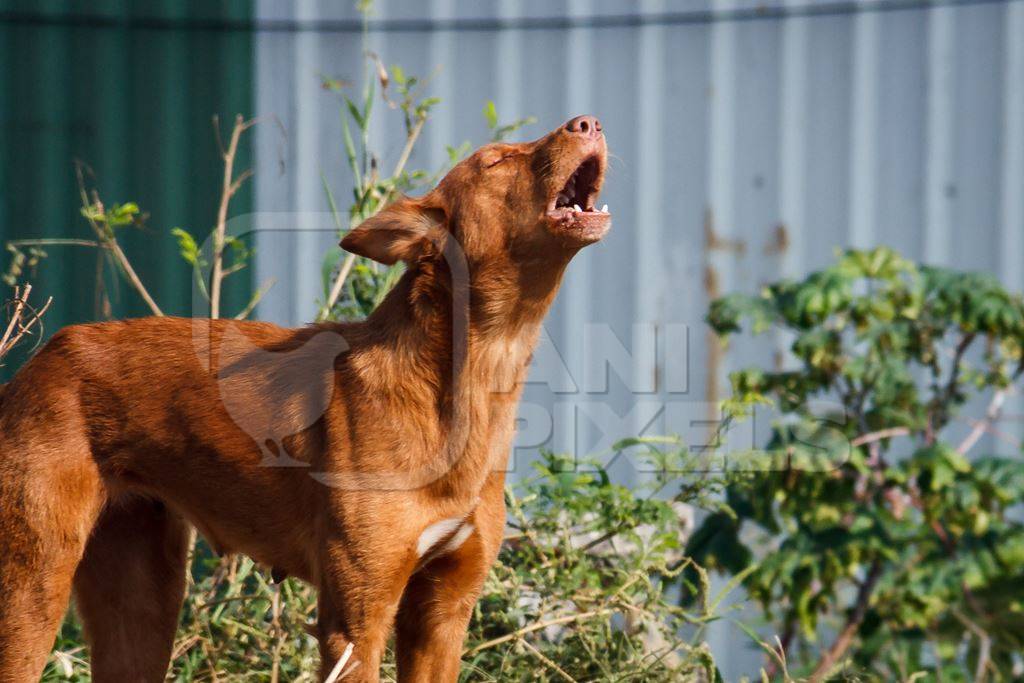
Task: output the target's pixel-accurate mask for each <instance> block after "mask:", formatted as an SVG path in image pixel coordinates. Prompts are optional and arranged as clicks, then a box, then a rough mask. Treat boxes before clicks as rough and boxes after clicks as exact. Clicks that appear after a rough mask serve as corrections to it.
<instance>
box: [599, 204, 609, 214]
mask: <svg viewBox="0 0 1024 683" xmlns="http://www.w3.org/2000/svg"><path fill="white" fill-rule="evenodd" d="M601 213H608V205H607V204H605V205H604V206H602V207H601Z"/></svg>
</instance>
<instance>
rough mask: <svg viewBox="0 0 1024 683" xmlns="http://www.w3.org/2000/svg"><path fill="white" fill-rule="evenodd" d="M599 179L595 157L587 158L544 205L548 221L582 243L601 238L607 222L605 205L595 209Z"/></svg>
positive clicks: (599, 171) (599, 172) (599, 174)
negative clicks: (573, 234)
mask: <svg viewBox="0 0 1024 683" xmlns="http://www.w3.org/2000/svg"><path fill="white" fill-rule="evenodd" d="M600 177H601V162H600V160H599V159H598V157H597V156H591V157H587V158H586V159H585V160H584V161H583V162H582V163H581V164H580V165H579V166H577V167H576V170H575V171H573V172H572V174H571V175H570V176H569V178H568V179H567V180H566V181H565V184H564V185H563V186H562V189H561V190H559V191H558V193H557V194H556V195H555V197H554V198H553V199H552V200H551V202H550V203H549V205H548V218H549V219H551V221H552V222H553V223H554V224H555V226H556V227H558V228H559V229H561V230H564V231H567V232H570V231H571V232H572V233H576V235H577V236H578V237H580V238H582V239H584V240H586V241H591V240H597V239H600V238H601V237H603V236H604V233H605V232H606V231H607V228H608V225H609V223H610V220H611V214H609V212H608V205H607V204H605V205H603V206H602V207H601V208H600V209H596V208H595V203H596V202H597V198H598V192H599V179H600Z"/></svg>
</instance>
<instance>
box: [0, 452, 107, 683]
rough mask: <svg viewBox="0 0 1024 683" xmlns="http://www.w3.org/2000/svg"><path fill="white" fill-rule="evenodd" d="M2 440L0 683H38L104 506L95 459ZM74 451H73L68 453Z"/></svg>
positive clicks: (0, 495)
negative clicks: (42, 452) (48, 454)
mask: <svg viewBox="0 0 1024 683" xmlns="http://www.w3.org/2000/svg"><path fill="white" fill-rule="evenodd" d="M26 446H27V444H26V443H25V442H24V441H22V442H21V443H17V444H14V443H13V439H4V438H3V434H0V681H3V682H4V683H29V682H32V681H38V680H39V676H40V674H41V673H42V670H43V665H44V663H45V662H46V657H47V654H48V653H49V652H50V649H51V648H52V647H53V639H54V636H55V635H56V633H57V628H58V626H59V625H60V622H61V619H62V618H63V617H64V614H65V612H66V611H67V605H68V597H69V594H70V592H71V584H72V577H73V576H74V574H75V567H76V566H77V564H78V561H79V558H81V556H82V552H83V549H84V548H85V545H86V541H87V539H88V538H89V531H90V529H91V528H92V526H93V522H94V521H95V519H96V516H97V514H98V512H99V509H100V507H101V505H102V500H103V493H102V484H101V482H100V477H99V473H98V472H97V471H96V468H95V466H94V465H93V464H92V461H91V460H88V459H87V458H76V457H73V456H71V455H66V456H63V457H59V458H51V459H46V458H44V457H40V456H39V451H38V450H35V451H34V450H33V449H31V448H28V447H26ZM72 452H74V449H71V448H69V449H68V450H67V451H66V453H68V454H70V453H72Z"/></svg>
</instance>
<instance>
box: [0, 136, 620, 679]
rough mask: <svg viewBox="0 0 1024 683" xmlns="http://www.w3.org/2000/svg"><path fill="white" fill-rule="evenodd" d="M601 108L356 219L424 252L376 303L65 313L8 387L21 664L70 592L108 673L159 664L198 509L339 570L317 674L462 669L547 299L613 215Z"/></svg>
mask: <svg viewBox="0 0 1024 683" xmlns="http://www.w3.org/2000/svg"><path fill="white" fill-rule="evenodd" d="M605 163H606V149H605V140H604V134H603V133H602V131H601V126H600V124H599V123H598V121H597V119H595V118H593V117H591V116H580V117H577V118H574V119H572V120H571V121H569V122H568V123H567V124H565V125H564V126H562V127H560V128H558V129H557V130H555V131H552V132H551V133H549V134H548V135H546V136H544V137H542V138H541V139H539V140H536V141H534V142H531V143H524V144H500V143H499V144H491V145H487V146H485V147H483V148H481V149H480V150H478V151H477V152H476V153H474V154H473V155H472V156H471V157H469V158H468V159H466V160H465V161H463V162H462V163H460V164H458V165H457V166H456V167H455V168H453V169H452V171H451V172H450V173H449V174H448V175H447V176H446V177H445V178H444V179H443V180H442V181H441V182H440V184H439V185H438V186H437V187H436V188H435V189H434V190H432V191H431V192H429V193H428V194H426V195H425V196H423V197H421V198H415V199H414V198H403V199H400V200H398V201H396V202H395V203H393V204H391V205H390V206H388V207H387V208H385V209H384V210H383V211H381V212H380V213H379V214H377V215H376V216H375V217H373V218H371V219H369V220H367V221H366V222H364V223H363V224H362V225H360V226H359V227H358V228H356V229H354V230H353V231H352V232H350V233H349V234H348V235H346V236H345V239H344V240H343V241H342V246H343V247H345V248H346V249H348V250H349V251H351V252H354V253H356V254H360V255H362V256H366V257H368V258H371V259H375V260H376V261H379V262H381V263H385V264H394V263H397V262H399V261H402V262H404V263H405V264H406V266H407V270H406V272H405V273H404V274H403V275H402V277H401V279H400V281H399V282H398V284H397V285H396V286H395V288H394V289H393V290H392V291H391V292H390V293H389V294H388V295H387V297H386V298H385V299H384V301H383V302H382V303H381V304H380V306H379V307H378V308H377V309H376V310H375V311H374V312H373V313H372V314H371V315H370V317H369V318H368V319H367V320H366V321H365V322H356V323H344V324H333V323H331V324H320V325H313V326H309V327H305V328H301V329H297V330H290V329H282V328H279V327H276V326H274V325H270V324H266V323H258V322H237V321H230V320H214V321H210V320H198V319H197V320H190V319H172V318H143V319H138V320H126V321H121V322H109V323H101V324H94V325H78V326H73V327H69V328H66V329H64V330H62V331H61V332H59V333H58V334H56V335H54V337H53V339H51V340H50V341H49V343H47V344H46V345H45V346H44V347H43V348H42V349H41V350H40V351H39V352H38V353H37V354H36V355H35V357H34V358H32V360H31V361H29V362H28V363H27V364H26V365H25V366H24V367H23V368H22V369H21V371H20V372H19V373H18V374H17V375H16V376H15V377H14V379H13V380H12V381H11V382H10V383H9V384H7V385H6V386H3V387H0V683H21V682H24V681H34V680H38V678H39V676H40V673H41V671H42V669H43V665H44V663H45V661H46V657H47V653H48V652H49V650H50V648H51V647H52V644H53V640H54V636H55V634H56V631H57V628H58V626H59V624H60V621H61V619H62V617H63V615H64V611H65V609H66V608H67V603H68V599H69V596H70V594H71V593H72V591H73V592H74V596H75V604H76V607H77V609H78V611H79V613H80V615H81V618H82V620H83V622H84V624H85V627H86V630H87V632H88V639H89V645H90V657H91V662H92V672H93V680H95V681H97V682H99V683H105V682H107V681H111V682H116V683H126V682H135V681H162V680H163V679H164V676H165V675H166V671H167V666H168V660H169V657H170V653H171V646H172V641H173V638H174V634H175V628H176V625H177V622H178V613H179V610H180V608H181V602H182V597H183V593H184V587H185V581H184V571H185V559H186V558H185V556H186V546H187V534H188V528H189V527H188V525H189V524H192V525H195V527H196V528H197V529H198V530H199V531H200V532H201V533H202V534H203V536H204V537H205V538H207V539H208V540H209V542H210V543H211V545H213V547H214V548H216V549H217V550H218V551H220V552H240V553H245V554H247V555H249V556H250V557H252V558H253V559H254V560H256V561H257V562H260V563H263V564H265V565H266V566H268V567H272V568H273V569H274V573H275V576H281V575H283V574H289V575H292V576H297V577H299V578H301V579H303V580H305V581H308V582H310V583H311V584H312V585H314V586H315V587H316V588H317V589H318V600H319V602H318V610H317V626H316V632H317V636H318V638H319V642H320V652H321V661H322V664H321V675H322V676H323V677H324V678H333V677H336V676H337V675H338V672H339V671H341V670H342V669H341V668H339V667H338V664H339V663H340V661H339V660H341V659H342V658H343V656H344V655H346V654H347V656H348V657H349V659H348V660H347V662H346V663H345V665H344V667H342V668H343V669H344V680H345V681H346V683H348V682H350V681H377V680H378V675H379V666H380V660H381V655H382V652H383V650H384V647H385V645H386V642H387V639H388V637H389V634H390V632H391V629H392V627H394V628H395V631H396V650H397V657H398V675H399V679H400V680H401V681H431V682H433V681H454V680H456V678H457V676H458V671H459V665H460V654H461V651H462V647H463V639H464V638H465V633H466V628H467V624H468V622H469V618H470V615H471V612H472V609H473V605H474V603H475V601H476V597H477V594H478V593H479V591H480V588H481V584H482V582H483V580H484V577H485V574H486V573H487V571H488V568H489V567H490V565H491V564H492V563H493V562H494V560H495V558H496V556H497V553H498V547H499V545H500V543H501V539H502V535H503V531H504V525H505V504H504V496H503V484H504V469H505V464H506V459H507V456H508V453H509V449H510V446H511V441H512V436H513V430H514V421H515V413H516V403H517V402H518V400H519V395H520V393H521V387H522V382H523V380H524V379H525V375H526V371H527V365H528V363H529V360H530V356H531V353H532V350H533V347H534V344H535V343H536V340H537V337H538V333H539V331H540V326H541V321H542V319H543V317H544V315H545V313H546V311H547V310H548V308H549V306H550V304H551V302H552V300H553V299H554V296H555V292H556V290H557V289H558V285H559V282H560V281H561V278H562V274H563V272H564V270H565V267H566V265H567V264H568V262H569V260H570V259H571V258H572V257H573V255H574V254H576V252H577V251H579V249H580V248H582V247H584V246H586V245H588V244H591V243H593V242H595V241H597V240H599V239H601V238H602V237H603V236H604V234H605V233H606V232H607V230H608V228H609V227H610V224H611V219H610V216H609V215H608V213H607V210H601V211H598V210H595V209H594V202H595V201H596V199H597V196H598V192H599V191H600V189H601V184H602V181H603V179H604V171H605Z"/></svg>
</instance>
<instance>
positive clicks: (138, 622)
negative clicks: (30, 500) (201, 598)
mask: <svg viewBox="0 0 1024 683" xmlns="http://www.w3.org/2000/svg"><path fill="white" fill-rule="evenodd" d="M187 552H188V526H187V524H186V523H185V522H184V520H182V519H181V517H180V516H178V515H177V514H176V513H174V512H172V511H171V510H169V509H167V507H166V506H165V505H164V504H163V503H161V502H158V501H154V500H149V499H143V498H131V499H127V500H119V501H117V502H116V503H113V504H111V505H109V506H108V507H107V508H106V509H105V510H104V511H103V514H102V515H101V516H100V519H99V522H98V523H97V525H96V529H95V531H94V532H93V535H92V538H90V539H89V544H88V546H87V547H86V549H85V556H84V557H83V558H82V562H81V564H80V565H79V567H78V572H77V573H76V574H75V607H76V608H77V610H78V613H79V615H80V616H81V617H82V621H83V623H84V624H85V630H86V637H87V640H88V642H89V646H90V662H91V665H92V680H93V681H96V683H107V682H108V681H109V682H111V683H120V682H121V681H132V683H139V682H142V681H144V682H147V683H148V682H149V681H163V680H164V677H165V676H166V673H167V665H168V660H169V659H170V655H171V647H172V645H173V643H174V633H175V630H176V627H177V624H178V613H179V612H180V610H181V601H182V597H183V595H184V590H185V562H186V554H187Z"/></svg>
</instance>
